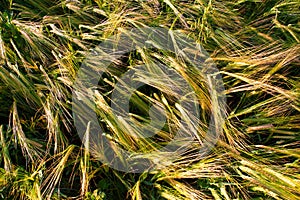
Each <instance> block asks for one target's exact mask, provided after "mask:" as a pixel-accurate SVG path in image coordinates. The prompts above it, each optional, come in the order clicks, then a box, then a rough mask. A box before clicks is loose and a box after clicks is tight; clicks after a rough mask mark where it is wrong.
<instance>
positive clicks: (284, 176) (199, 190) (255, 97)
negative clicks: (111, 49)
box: [0, 0, 300, 200]
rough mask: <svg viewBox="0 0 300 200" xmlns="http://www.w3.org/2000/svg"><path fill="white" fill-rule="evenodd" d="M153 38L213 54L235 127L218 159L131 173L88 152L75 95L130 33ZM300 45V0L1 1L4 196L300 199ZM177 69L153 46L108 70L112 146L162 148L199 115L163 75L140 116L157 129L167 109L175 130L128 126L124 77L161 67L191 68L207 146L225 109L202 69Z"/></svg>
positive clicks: (137, 108) (193, 158)
mask: <svg viewBox="0 0 300 200" xmlns="http://www.w3.org/2000/svg"><path fill="white" fill-rule="evenodd" d="M151 27H160V28H163V29H166V30H173V31H177V32H180V33H181V34H184V35H186V36H187V37H188V38H190V39H192V40H193V41H195V42H196V43H198V44H200V45H201V46H202V47H203V49H205V50H206V51H207V52H208V54H209V56H210V59H211V60H212V61H213V62H214V63H215V66H216V68H217V69H218V73H219V75H220V76H221V78H222V81H223V84H224V91H223V93H224V95H226V105H224V108H223V111H224V113H225V114H226V117H225V118H224V119H223V122H222V130H220V135H219V137H218V140H217V142H216V144H215V145H214V147H213V148H212V149H211V150H210V151H209V152H208V153H207V154H205V155H203V156H201V157H199V156H198V155H197V153H199V152H197V149H196V147H197V145H195V146H196V147H195V149H194V150H193V149H192V150H191V151H190V152H185V153H184V154H182V155H181V157H180V159H178V160H176V162H173V163H171V164H170V165H168V166H166V167H162V168H158V169H156V170H149V171H145V172H143V173H130V172H122V171H119V170H116V169H114V168H112V167H110V166H109V165H108V164H107V163H105V162H101V160H99V159H98V158H97V156H96V155H95V153H94V154H93V153H91V150H90V149H88V148H87V146H85V145H83V143H82V141H81V139H80V137H79V136H78V134H77V131H76V127H75V126H74V118H73V115H72V106H74V104H73V102H72V92H73V91H74V83H75V80H76V76H77V72H78V70H79V69H80V67H81V65H82V63H83V62H84V60H85V58H86V56H87V55H88V54H89V52H90V50H91V49H94V48H96V47H97V46H98V45H100V44H101V43H102V42H103V41H105V40H106V39H107V38H110V37H111V36H113V35H115V34H118V33H119V32H121V31H124V30H125V31H126V30H132V29H139V28H151ZM175 40H176V39H175ZM115 42H116V43H118V41H117V39H116V41H115ZM174 42H176V41H174ZM299 42H300V1H299V0H233V1H230V0H223V1H221V0H193V1H188V0H184V1H176V0H147V1H146V0H127V1H126V0H53V1H52V0H27V1H23V0H1V1H0V199H95V200H96V199H97V200H98V199H108V200H110V199H135V200H141V199H145V200H148V199H149V200H150V199H151V200H152V199H153V200H154V199H169V200H177V199H178V200H180V199H185V200H199V199H216V200H221V199H225V200H230V199H236V200H237V199H290V200H296V199H300V142H299V141H300V62H299V61H300V56H299V55H300V44H299ZM177 58H178V57H176V55H174V53H172V52H167V51H160V50H157V49H156V50H155V49H145V48H140V49H138V50H136V51H133V52H130V53H128V54H126V55H124V56H123V57H122V59H119V60H116V61H115V62H114V63H113V65H112V66H111V67H110V70H107V71H106V73H105V74H104V75H103V76H104V78H103V79H101V80H102V81H101V80H100V81H99V84H98V86H99V88H98V89H97V95H96V97H95V98H96V100H95V102H96V103H95V104H94V105H92V106H94V108H95V111H96V113H97V116H98V117H99V124H101V126H102V127H103V129H104V130H105V134H106V135H107V137H109V138H110V139H111V141H117V142H116V144H117V145H119V146H121V147H122V148H123V149H131V150H132V151H139V152H146V151H151V150H153V149H159V148H161V147H162V146H164V145H165V144H166V143H169V142H170V141H171V140H172V139H173V137H174V135H172V130H175V131H176V130H177V129H178V126H179V124H178V123H180V120H179V119H184V118H185V117H190V116H189V111H188V110H186V111H184V109H183V108H180V107H179V106H178V104H176V102H175V103H174V101H175V100H174V99H173V100H172V95H169V96H168V94H171V91H170V90H171V87H170V86H169V85H168V84H166V83H168V80H169V79H171V78H170V77H169V76H167V75H166V74H161V77H160V79H157V80H156V81H155V84H154V85H151V86H147V87H145V88H140V90H139V91H138V92H137V93H135V95H133V97H132V101H131V102H130V110H129V111H130V112H131V116H132V117H133V118H135V120H136V122H137V123H147V120H148V118H149V116H148V115H147V114H145V113H147V111H149V105H150V104H151V102H152V103H153V102H157V103H160V102H162V105H163V106H164V108H166V110H167V111H166V115H167V122H169V125H168V126H165V127H164V128H163V129H162V130H161V131H160V132H159V133H158V134H156V135H155V137H151V138H140V139H137V138H134V137H132V136H130V135H128V134H127V133H128V129H127V128H126V126H121V125H120V124H119V123H116V119H115V117H116V116H115V115H114V114H112V112H111V107H110V105H111V104H110V103H111V102H110V101H111V99H110V97H111V96H110V94H111V91H112V90H113V86H114V85H115V84H116V81H117V80H118V78H117V77H118V75H120V74H121V73H124V71H125V70H127V69H128V68H131V69H132V68H133V69H134V66H136V65H141V64H145V65H146V66H147V64H149V63H152V62H153V61H155V60H159V62H161V63H164V64H165V65H167V66H175V67H176V66H180V67H181V68H180V67H179V68H180V69H182V70H185V73H182V78H183V79H184V80H187V82H189V83H190V84H191V85H192V87H193V88H194V89H195V91H196V94H197V97H198V99H200V100H199V107H200V108H201V109H200V110H201V111H202V114H201V115H200V119H201V120H200V121H201V125H202V128H199V130H198V132H197V133H198V134H199V138H200V140H201V138H203V137H204V136H205V130H207V124H208V122H209V120H210V118H209V117H208V116H209V115H210V114H211V113H213V109H214V108H215V105H214V102H215V101H212V100H211V98H213V97H212V95H208V90H207V87H206V86H207V83H206V82H205V81H203V80H201V75H200V74H199V73H198V72H197V70H196V71H195V70H192V68H189V65H188V63H185V62H183V61H182V60H180V59H177ZM95 62H101V61H99V60H98V61H95ZM149 66H150V65H149ZM122 70H123V71H122ZM150 70H151V68H150ZM143 79H144V81H145V82H148V83H151V82H153V77H148V76H144V77H143ZM172 81H173V80H169V82H170V83H171V82H172ZM175 96H176V95H175ZM149 102H150V104H149ZM184 113H186V115H185V114H184ZM188 120H189V118H187V121H188ZM214 120H219V119H218V118H215V119H214ZM220 120H221V119H220ZM194 125H195V124H193V125H191V127H194ZM191 127H190V126H187V127H186V130H184V131H186V132H189V131H191V130H190V129H189V128H191ZM191 129H192V128H191ZM87 131H89V130H88V129H87ZM197 144H198V145H199V144H201V143H197ZM116 155H118V154H116ZM142 155H143V154H142ZM145 155H148V154H145ZM159 162H162V163H163V162H164V160H160V161H159Z"/></svg>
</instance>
